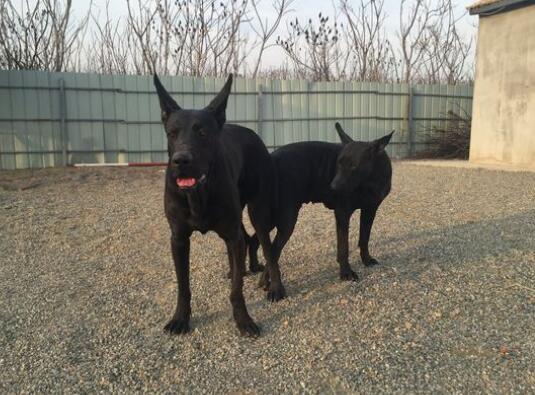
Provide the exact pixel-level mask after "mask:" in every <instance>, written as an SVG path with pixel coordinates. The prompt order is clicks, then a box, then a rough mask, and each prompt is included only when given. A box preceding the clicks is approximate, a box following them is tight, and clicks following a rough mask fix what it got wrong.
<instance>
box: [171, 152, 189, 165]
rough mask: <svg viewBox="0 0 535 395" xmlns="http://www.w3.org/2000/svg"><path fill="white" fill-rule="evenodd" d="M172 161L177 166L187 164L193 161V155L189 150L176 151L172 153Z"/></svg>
mask: <svg viewBox="0 0 535 395" xmlns="http://www.w3.org/2000/svg"><path fill="white" fill-rule="evenodd" d="M172 161H173V163H174V164H175V165H177V166H187V165H189V164H190V163H191V162H192V161H193V156H192V155H191V153H190V152H187V151H184V152H176V153H175V154H173V157H172Z"/></svg>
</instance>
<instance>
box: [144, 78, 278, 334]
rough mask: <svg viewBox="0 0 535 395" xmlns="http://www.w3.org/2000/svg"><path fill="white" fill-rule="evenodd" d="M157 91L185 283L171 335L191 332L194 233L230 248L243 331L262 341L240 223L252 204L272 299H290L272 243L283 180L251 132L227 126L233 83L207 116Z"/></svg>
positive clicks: (171, 216)
mask: <svg viewBox="0 0 535 395" xmlns="http://www.w3.org/2000/svg"><path fill="white" fill-rule="evenodd" d="M154 85H155V87H156V91H157V93H158V97H159V100H160V107H161V110H162V122H163V124H164V127H165V132H166V134H167V146H168V153H169V162H168V166H167V171H166V176H165V196H164V206H165V214H166V216H167V220H168V222H169V226H170V228H171V252H172V255H173V260H174V263H175V270H176V276H177V281H178V301H177V307H176V311H175V314H174V316H173V318H172V319H171V321H169V323H168V324H167V325H166V326H165V330H166V331H168V332H170V333H173V334H181V333H186V332H188V331H189V329H190V327H189V321H190V315H191V306H190V300H191V291H190V284H189V250H190V240H189V239H190V236H191V234H192V232H193V231H200V232H201V233H203V234H204V233H206V232H207V231H210V230H211V231H214V232H216V233H217V234H218V235H219V236H220V237H221V238H222V239H223V240H224V241H225V243H226V246H227V251H228V257H229V264H230V273H231V278H232V290H231V294H230V301H231V304H232V310H233V315H234V320H235V321H236V325H237V327H238V329H239V331H240V333H241V334H242V335H248V336H257V335H258V334H259V328H258V326H257V325H256V324H255V323H254V321H253V320H252V319H251V317H250V316H249V314H248V312H247V308H246V306H245V300H244V297H243V292H242V287H243V275H244V273H245V255H246V245H245V239H244V236H245V235H244V229H243V227H242V225H241V223H242V222H241V219H242V211H243V208H244V206H245V205H246V204H247V205H248V210H249V216H250V218H251V223H252V224H253V226H254V228H255V231H256V234H257V235H258V239H259V241H260V244H261V245H262V249H263V251H264V256H266V262H267V271H268V272H269V277H270V279H271V280H272V281H271V287H270V289H269V292H268V298H269V299H272V300H278V299H281V298H283V297H284V287H283V285H282V282H281V279H280V272H279V269H278V266H276V261H275V260H273V259H271V251H272V250H271V242H270V238H269V230H270V222H271V217H272V210H273V209H274V207H275V204H276V201H275V199H274V196H276V194H274V192H273V191H275V188H276V173H275V171H274V167H273V162H272V160H271V157H270V155H269V153H268V151H267V149H266V147H265V146H264V144H263V142H262V140H261V139H260V138H259V137H258V136H257V135H256V134H255V133H254V132H253V131H252V130H250V129H247V128H244V127H241V126H238V125H231V124H226V123H225V121H226V116H225V110H226V106H227V101H228V96H229V94H230V89H231V85H232V75H230V77H229V79H228V80H227V82H226V84H225V86H224V87H223V89H222V90H221V92H220V93H219V94H218V95H217V96H216V97H215V98H214V99H213V101H212V102H211V103H210V104H209V105H208V106H207V107H206V108H205V109H203V110H183V109H181V108H180V107H179V106H178V104H177V103H176V102H175V101H174V100H173V98H172V97H171V96H170V95H169V93H168V92H167V91H166V90H165V88H164V87H163V85H162V84H161V82H160V80H159V79H158V77H157V76H156V75H155V76H154ZM251 269H252V271H258V270H260V269H261V267H260V266H259V265H257V264H254V263H253V265H252V266H251Z"/></svg>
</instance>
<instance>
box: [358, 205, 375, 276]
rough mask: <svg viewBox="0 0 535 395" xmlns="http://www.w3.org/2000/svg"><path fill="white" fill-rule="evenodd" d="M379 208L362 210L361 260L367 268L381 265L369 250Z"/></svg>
mask: <svg viewBox="0 0 535 395" xmlns="http://www.w3.org/2000/svg"><path fill="white" fill-rule="evenodd" d="M378 208H379V206H375V207H364V208H362V209H361V210H360V232H359V233H360V234H359V248H360V258H361V259H362V263H364V265H366V266H373V265H377V264H378V263H379V262H377V260H376V259H375V258H373V257H372V256H371V255H370V251H369V250H368V242H369V241H370V233H371V231H372V225H373V220H374V219H375V213H376V212H377V209H378Z"/></svg>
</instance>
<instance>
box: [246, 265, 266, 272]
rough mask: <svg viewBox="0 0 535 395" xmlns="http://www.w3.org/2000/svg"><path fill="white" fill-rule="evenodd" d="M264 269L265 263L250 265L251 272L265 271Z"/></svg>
mask: <svg viewBox="0 0 535 395" xmlns="http://www.w3.org/2000/svg"><path fill="white" fill-rule="evenodd" d="M264 269H265V267H264V265H261V264H259V263H254V264H251V265H249V270H250V271H251V273H258V272H263V271H264Z"/></svg>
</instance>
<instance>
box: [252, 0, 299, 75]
mask: <svg viewBox="0 0 535 395" xmlns="http://www.w3.org/2000/svg"><path fill="white" fill-rule="evenodd" d="M260 2H261V0H251V5H252V8H253V13H254V18H253V19H252V20H250V21H249V25H250V26H251V29H252V30H253V31H254V32H255V34H256V36H257V39H258V42H257V43H254V44H253V48H252V49H256V48H258V51H257V53H256V60H255V62H254V66H253V69H252V70H253V72H252V75H251V76H252V78H256V77H257V76H258V72H259V71H260V66H261V64H262V58H263V55H264V51H265V50H266V49H268V48H270V47H273V46H275V45H276V43H270V39H271V37H272V36H273V35H274V34H275V32H276V31H277V29H278V27H279V25H280V23H281V21H282V18H283V17H284V16H285V15H286V14H288V13H289V12H290V11H291V10H290V7H291V6H292V3H293V2H294V0H273V2H272V3H271V5H272V7H273V10H274V11H275V14H276V17H275V19H274V20H273V21H272V22H271V23H270V22H269V21H268V19H267V18H263V17H262V15H261V12H260V10H259V4H260Z"/></svg>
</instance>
